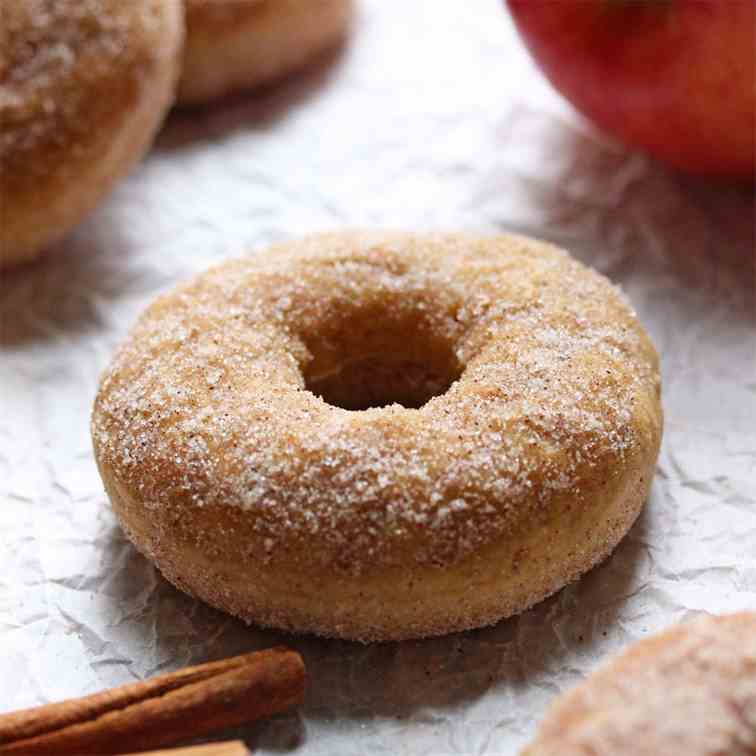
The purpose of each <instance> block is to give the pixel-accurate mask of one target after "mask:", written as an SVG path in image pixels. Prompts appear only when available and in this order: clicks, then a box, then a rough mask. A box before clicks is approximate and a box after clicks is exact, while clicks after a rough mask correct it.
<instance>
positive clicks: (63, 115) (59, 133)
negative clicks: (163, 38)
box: [0, 0, 164, 183]
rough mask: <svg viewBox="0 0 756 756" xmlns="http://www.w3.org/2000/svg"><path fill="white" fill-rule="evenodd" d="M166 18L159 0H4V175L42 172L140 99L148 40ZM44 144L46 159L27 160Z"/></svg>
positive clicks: (0, 106) (0, 40)
mask: <svg viewBox="0 0 756 756" xmlns="http://www.w3.org/2000/svg"><path fill="white" fill-rule="evenodd" d="M163 25H164V21H163V11H162V10H161V8H160V2H159V1H158V0H139V1H138V2H122V0H4V2H3V8H2V29H0V122H2V125H3V128H2V130H0V166H2V167H3V172H7V175H6V179H7V180H10V177H13V179H14V181H21V180H22V179H23V181H24V183H29V182H32V181H33V180H35V179H37V180H38V177H39V175H44V174H46V173H49V172H50V171H53V170H55V169H56V168H57V165H56V163H59V162H63V161H65V160H66V158H67V155H68V153H69V151H71V150H73V151H85V150H86V149H87V145H88V144H91V142H92V141H93V139H92V131H93V129H97V128H98V127H99V128H102V127H103V126H104V123H103V122H106V121H107V120H108V119H112V118H113V117H116V116H117V114H118V113H120V112H121V110H122V109H123V107H124V106H128V101H129V100H132V101H133V100H135V99H136V97H137V94H138V80H139V79H140V78H141V77H142V76H145V75H148V74H149V72H150V71H151V70H152V69H153V68H154V66H155V65H156V60H157V58H158V53H157V52H156V51H155V50H153V49H151V48H152V46H153V44H154V42H155V41H156V40H157V39H159V36H160V35H159V32H160V30H161V29H162V26H163ZM41 149H44V150H45V151H46V157H47V162H46V163H45V162H43V161H38V160H34V161H31V162H30V160H29V156H30V154H32V153H34V152H35V151H39V150H41ZM51 161H53V162H52V164H51ZM30 174H31V175H30ZM35 174H36V175H35Z"/></svg>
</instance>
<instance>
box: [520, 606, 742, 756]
mask: <svg viewBox="0 0 756 756" xmlns="http://www.w3.org/2000/svg"><path fill="white" fill-rule="evenodd" d="M753 753H756V612H740V613H738V614H731V615H724V616H721V617H704V618H700V619H698V620H695V621H693V622H689V623H685V624H682V625H678V626H676V627H673V628H671V629H669V630H667V631H665V632H663V633H660V634H658V635H655V636H652V637H650V638H646V639H645V640H643V641H641V642H640V643H636V644H635V645H633V646H631V647H630V648H629V649H628V650H627V651H625V652H624V653H623V654H621V655H620V656H619V657H617V658H616V659H614V660H613V661H612V662H610V663H609V664H607V665H606V666H605V667H603V668H602V669H600V670H599V671H598V672H596V673H595V674H593V675H591V676H590V677H589V678H588V679H587V680H586V681H585V682H584V683H583V684H582V685H579V686H578V687H577V688H575V689H574V690H573V691H571V692H570V693H568V694H567V695H566V696H564V697H563V698H562V699H560V700H558V701H557V704H556V705H555V706H554V708H553V710H552V711H551V712H550V714H549V715H548V716H547V717H546V720H545V721H544V723H543V724H542V725H541V729H540V731H539V737H538V738H537V740H536V742H534V743H533V744H532V745H531V746H530V747H529V748H526V749H525V751H524V752H523V756H593V755H594V754H612V756H665V755H666V754H670V756H671V754H685V756H723V755H724V754H726V756H751V754H753Z"/></svg>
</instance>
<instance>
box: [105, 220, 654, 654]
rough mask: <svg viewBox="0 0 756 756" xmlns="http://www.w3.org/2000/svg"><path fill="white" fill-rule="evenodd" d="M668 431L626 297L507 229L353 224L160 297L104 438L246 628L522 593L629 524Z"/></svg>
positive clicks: (487, 609) (147, 527)
mask: <svg viewBox="0 0 756 756" xmlns="http://www.w3.org/2000/svg"><path fill="white" fill-rule="evenodd" d="M661 427H662V412H661V407H660V382H659V374H658V364H657V356H656V353H655V351H654V348H653V346H652V345H651V343H650V341H649V339H648V338H647V336H646V335H645V333H644V331H643V329H642V328H641V326H640V325H639V323H638V321H637V320H636V318H635V316H634V315H633V312H632V310H631V309H630V307H629V306H628V304H627V302H626V301H625V299H624V298H623V296H622V295H621V294H620V293H619V292H618V291H617V290H616V289H615V288H613V287H612V285H611V284H610V283H609V282H608V281H607V280H606V279H604V278H603V277H602V276H600V275H599V274H597V273H595V272H592V271H591V270H589V269H587V268H585V267H584V266H582V265H581V264H579V263H578V262H577V261H575V260H573V259H572V258H571V257H570V256H569V255H568V254H567V253H566V252H563V251H561V250H559V249H557V248H555V247H553V246H550V245H548V244H545V243H541V242H538V241H533V240H529V239H526V238H521V237H517V236H499V237H493V238H476V237H469V236H465V235H453V234H451V235H427V236H424V235H413V234H407V233H389V232H385V233H378V232H369V231H355V232H344V233H334V234H324V235H316V236H312V237H307V238H305V239H302V240H299V241H293V242H290V243H284V244H280V245H278V246H274V247H272V248H270V249H268V250H267V251H264V252H259V253H257V254H253V255H250V256H248V257H245V258H242V259H240V260H235V261H230V262H227V263H225V264H223V265H220V266H219V267H216V268H213V269H211V270H210V271H208V272H207V273H205V274H204V275H200V276H199V277H198V278H196V279H194V280H193V281H190V282H189V283H186V284H184V285H182V286H180V287H179V288H178V289H177V290H176V291H174V292H172V293H169V294H167V295H165V296H163V297H161V298H160V299H158V300H157V301H156V302H155V303H154V304H153V305H152V306H151V307H149V308H148V309H147V311H146V312H145V313H144V314H143V315H142V316H141V318H140V319H139V321H138V322H137V324H136V326H135V327H134V329H133V330H132V331H131V333H130V335H129V336H128V338H127V340H126V342H125V343H124V345H123V346H122V347H121V348H120V350H119V351H118V352H117V354H116V355H115V357H114V360H113V362H112V364H111V366H110V367H109V369H108V370H107V371H106V372H105V374H104V376H103V378H102V381H101V384H100V387H99V390H98V393H97V397H96V400H95V404H94V409H93V416H92V438H93V445H94V450H95V457H96V460H97V464H98V466H99V470H100V474H101V476H102V479H103V482H104V485H105V489H106V491H107V494H108V496H109V498H110V501H111V503H112V507H113V510H114V512H115V514H116V515H117V517H118V518H119V520H120V522H121V524H122V525H123V528H124V530H125V532H126V534H127V535H128V537H129V538H130V539H131V540H132V541H133V542H134V544H136V546H137V548H138V549H139V550H140V551H142V552H143V553H144V554H145V555H147V556H148V557H149V558H150V559H152V560H153V561H154V562H155V563H156V564H157V566H158V567H159V568H160V570H161V571H162V572H163V574H164V575H165V576H166V577H167V578H168V580H170V581H171V582H172V583H174V584H175V585H176V586H178V587H179V588H180V589H182V590H184V591H186V592H187V593H190V594H192V595H194V596H197V597H199V598H201V599H203V600H204V601H206V602H207V603H209V604H212V605H213V606H215V607H218V608H220V609H223V610H225V611H227V612H230V613H231V614H234V615H237V616H239V617H241V618H243V619H245V620H247V621H249V622H254V623H257V624H259V625H263V626H270V627H275V628H281V629H285V630H290V631H295V632H312V633H316V634H320V635H324V636H332V637H339V638H346V639H355V640H361V641H373V640H389V639H392V640H398V639H403V638H418V637H424V636H431V635H440V634H444V633H449V632H452V631H456V630H463V629H467V628H473V627H478V626H482V625H486V624H490V623H494V622H496V621H497V620H499V619H501V618H502V617H507V616H509V615H512V614H514V613H517V612H521V611H523V610H524V609H526V608H528V607H529V606H531V605H532V604H534V603H536V602H537V601H540V600H541V599H543V598H544V597H546V596H548V595H549V594H551V593H553V592H554V591H556V590H558V589H559V588H561V587H562V586H564V585H565V584H566V583H569V582H570V581H572V580H575V579H576V578H577V577H578V576H579V575H580V574H581V573H583V572H585V571H586V570H588V569H590V568H591V567H592V566H593V565H595V564H596V563H597V562H600V561H601V560H602V559H604V558H605V557H606V556H607V555H608V554H609V553H610V552H611V551H612V549H613V548H614V547H615V546H616V545H617V543H618V541H619V540H620V539H621V538H622V536H623V535H625V533H626V532H627V530H628V528H629V527H630V526H631V525H632V523H633V521H634V520H635V519H636V517H637V515H638V513H639V511H640V509H641V507H642V505H643V502H644V500H645V499H646V496H647V493H648V490H649V484H650V482H651V477H652V474H653V468H654V462H655V460H656V457H657V453H658V448H659V443H660V435H661Z"/></svg>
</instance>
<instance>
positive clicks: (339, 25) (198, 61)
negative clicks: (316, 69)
mask: <svg viewBox="0 0 756 756" xmlns="http://www.w3.org/2000/svg"><path fill="white" fill-rule="evenodd" d="M186 13H187V44H186V50H185V55H184V73H183V76H182V79H181V84H180V88H179V103H180V104H183V105H197V104H202V103H204V102H207V101H208V100H211V99H214V98H217V97H222V96H223V95H226V94H230V93H231V92H235V91H239V90H243V89H251V88H254V87H257V86H260V85H261V84H266V83H269V82H271V81H273V80H274V79H277V78H280V77H282V76H285V75H287V74H289V73H292V72H293V71H295V70H297V69H298V68H300V67H301V66H303V65H305V64H306V63H308V62H309V61H310V60H311V59H312V58H313V57H315V56H316V55H318V54H319V53H321V52H323V51H324V50H326V49H328V48H330V47H332V46H333V45H335V44H336V43H337V42H338V41H339V40H341V39H342V38H343V36H344V34H345V33H346V29H347V26H348V24H349V21H350V18H351V14H352V0H187V3H186Z"/></svg>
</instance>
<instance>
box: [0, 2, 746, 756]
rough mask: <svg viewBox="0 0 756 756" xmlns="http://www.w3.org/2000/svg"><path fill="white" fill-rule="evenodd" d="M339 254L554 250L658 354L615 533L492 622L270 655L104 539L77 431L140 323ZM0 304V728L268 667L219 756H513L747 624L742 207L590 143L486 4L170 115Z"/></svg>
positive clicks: (387, 14)
mask: <svg viewBox="0 0 756 756" xmlns="http://www.w3.org/2000/svg"><path fill="white" fill-rule="evenodd" d="M343 226H386V227H393V228H407V229H415V230H425V229H434V230H456V229H463V230H467V231H473V232H497V231H501V230H516V231H520V232H524V233H530V234H533V235H537V236H541V237H544V238H546V239H549V240H552V241H555V242H557V243H559V244H562V245H564V246H566V247H568V248H569V249H571V250H572V251H573V252H574V253H575V254H576V255H577V256H578V257H579V258H580V259H582V260H583V261H585V262H587V263H589V264H591V265H593V266H595V267H596V268H598V269H599V270H600V271H602V272H604V273H606V274H607V275H609V276H610V277H611V278H612V279H613V280H615V281H616V282H618V283H620V284H621V285H622V286H623V287H624V288H625V290H626V291H627V293H628V295H629V296H630V298H631V300H632V301H633V303H634V305H635V307H636V308H637V310H638V313H639V316H640V318H641V319H642V321H643V322H644V323H645V325H646V326H647V328H648V329H649V330H650V332H651V334H652V336H653V338H654V340H655V342H656V345H657V347H658V349H659V351H660V353H661V355H662V358H663V369H664V397H665V398H664V402H665V409H666V417H667V422H666V433H665V440H664V447H663V451H662V454H661V458H660V461H659V466H658V472H657V476H656V480H655V483H654V487H653V492H652V496H651V498H650V501H649V502H648V505H647V507H646V509H645V512H644V514H643V515H642V516H641V518H640V520H639V521H638V523H637V524H636V526H635V527H634V528H633V530H632V532H631V533H630V535H629V536H628V537H627V538H626V539H625V540H624V541H623V543H622V544H621V545H620V547H619V548H618V549H617V551H616V553H615V554H614V556H613V557H612V558H611V559H610V560H609V561H608V562H606V563H605V564H604V565H602V566H601V567H599V568H597V569H596V570H594V571H593V572H592V573H590V574H589V575H587V576H586V577H585V578H584V579H583V580H581V581H580V582H579V583H577V584H575V585H573V586H571V587H569V588H567V589H566V590H564V591H562V592H561V593H560V594H558V595H557V596H555V597H554V598H552V599H550V600H548V601H545V602H544V603H542V604H541V605H539V606H538V607H536V608H535V609H534V610H532V611H530V612H527V613H525V614H523V615H522V616H520V617H517V618H515V619H512V620H509V621H506V622H502V623H500V624H499V625H497V626H495V627H491V628H487V629H484V630H480V631H477V632H472V633H465V634H461V635H453V636H449V637H446V638H440V639H435V640H430V641H423V642H410V643H403V644H387V645H373V646H361V645H357V644H351V643H343V642H333V641H324V640H317V639H312V638H284V637H282V636H280V635H277V634H275V633H272V632H265V631H260V630H257V629H255V628H248V627H246V626H245V625H243V624H242V623H240V622H238V621H236V620H234V619H231V618H229V617H226V616H224V615H222V614H220V613H218V612H215V611H213V610H211V609H209V608H207V607H205V606H203V605H201V604H199V603H197V602H195V601H193V600H190V599H189V598H187V597H185V596H183V595H182V594H180V593H178V592H177V591H176V590H175V589H173V588H172V587H171V586H169V585H168V584H167V583H166V582H165V581H164V580H163V579H162V578H161V577H160V576H159V575H158V574H156V572H155V570H154V569H153V568H152V567H151V566H150V564H148V563H147V562H146V561H145V560H144V559H143V558H142V557H140V556H139V555H137V553H136V552H135V551H134V549H133V548H132V547H131V546H130V545H129V543H128V542H127V541H126V540H125V539H124V536H123V535H122V533H121V531H120V530H119V528H118V527H117V525H116V523H115V520H114V518H113V516H112V514H111V513H110V512H109V510H108V507H107V503H106V498H105V496H104V494H103V491H102V487H101V484H100V480H99V478H98V475H97V472H96V469H95V465H94V462H93V458H92V452H91V447H90V440H89V431H88V423H89V413H90V407H91V404H92V400H93V397H94V393H95V390H96V382H97V378H98V375H99V373H100V372H101V371H102V369H104V367H105V366H106V364H107V362H108V359H109V356H110V355H111V353H112V352H113V349H114V347H115V346H116V345H117V343H118V342H119V341H120V340H121V339H122V338H123V337H124V335H125V333H126V331H127V329H128V328H129V326H130V325H131V323H132V322H133V320H134V318H135V317H136V315H137V314H138V313H139V311H140V310H141V309H142V307H143V306H144V305H145V304H146V303H147V302H149V301H150V300H151V299H152V298H153V297H154V296H155V295H156V294H157V293H158V292H160V291H163V290H165V289H166V288H169V287H171V286H173V285H174V283H175V282H177V281H179V280H180V279H183V278H185V277H186V276H188V275H190V274H192V273H194V272H197V271H200V270H202V269H204V268H206V267H207V266H208V265H209V264H211V263H214V262H217V261H219V260H221V259H224V258H226V257H231V256H235V255H238V254H241V253H242V252H243V251H244V250H245V248H248V247H254V246H260V245H262V244H265V243H267V242H270V241H273V240H278V239H283V238H287V237H291V236H296V235H299V234H302V233H305V232H308V231H315V230H324V229H332V228H339V227H343ZM0 289H1V291H0V321H1V322H2V329H1V338H0V402H1V405H0V410H1V413H2V414H1V417H0V497H1V498H0V711H5V710H11V709H14V708H18V707H24V706H30V705H34V704H38V703H43V702H46V701H50V700H55V699H61V698H65V697H70V696H76V695H83V694H86V693H91V692H94V691H96V690H98V689H101V688H103V687H105V686H111V685H116V684H120V683H123V682H127V681H132V680H135V679H140V678H143V677H146V676H148V675H152V674H155V673H158V672H161V671H166V670H169V669H172V668H176V667H179V666H181V665H185V664H188V663H191V662H200V661H205V660H208V659H214V658H219V657H223V656H226V655H230V654H234V653H237V652H241V651H244V650H249V649H253V648H258V647H266V646H270V645H272V644H274V643H278V642H281V641H282V640H284V641H286V642H287V643H290V644H291V645H292V646H293V647H295V648H297V649H298V650H300V651H301V652H302V653H303V655H304V656H305V658H306V662H307V664H308V667H309V671H310V675H311V685H310V689H309V693H308V699H307V703H306V705H305V706H304V707H303V708H302V709H301V710H299V711H298V712H294V713H291V714H289V715H285V716H281V717H278V718H275V719H274V720H272V721H270V722H267V723H262V724H260V725H257V726H255V727H253V728H251V729H249V730H245V731H244V732H243V733H242V734H243V736H244V737H245V738H246V739H247V740H248V742H249V743H250V744H252V745H255V746H256V747H257V748H258V749H259V751H260V753H263V754H281V753H289V752H292V753H295V754H297V756H298V755H299V754H302V755H303V756H305V755H306V756H316V755H320V754H322V755H323V756H326V755H328V756H339V755H341V754H356V753H365V754H376V755H377V754H412V756H421V755H423V754H432V755H433V756H441V755H442V754H484V755H486V756H488V755H489V754H491V755H493V754H513V753H515V752H516V749H517V746H519V745H521V744H523V743H524V742H525V741H526V740H527V739H528V737H529V736H530V734H531V733H532V732H533V729H534V727H535V725H536V723H537V722H538V720H539V719H540V717H541V715H542V713H543V711H544V709H545V707H546V706H547V705H548V703H549V701H550V700H551V699H552V698H553V697H554V696H555V695H556V694H558V693H559V692H560V691H562V690H565V689H566V688H568V687H569V686H570V685H572V684H573V683H574V682H576V681H577V680H578V679H580V678H581V677H582V676H583V675H584V674H586V673H587V672H589V671H590V670H591V669H593V668H594V667H595V666H596V664H597V663H598V662H599V660H600V659H602V658H603V657H604V656H605V655H607V654H611V653H614V652H616V651H617V650H618V649H620V648H621V647H622V646H624V645H625V644H627V643H629V642H631V641H634V640H637V639H639V638H641V637H643V636H645V635H647V634H648V633H651V632H653V631H655V630H658V629H660V628H662V627H664V626H666V625H668V624H670V623H672V622H674V621H677V620H682V619H685V618H686V617H687V616H689V615H693V614H697V613H700V612H720V611H727V610H734V609H737V608H742V607H752V608H753V607H756V494H755V489H756V355H755V349H756V346H755V342H756V337H755V330H754V328H755V324H756V319H755V317H754V195H753V192H752V190H749V189H747V188H743V187H737V186H732V185H728V184H726V183H717V184H714V183H711V182H704V181H701V180H694V179H690V178H685V177H682V176H679V175H677V174H674V173H671V172H669V171H666V170H665V169H663V168H661V167H660V166H658V165H656V164H653V163H652V162H650V161H648V160H647V159H646V158H644V157H642V156H640V155H638V154H633V153H629V152H628V151H626V150H625V149H623V148H622V147H620V146H618V145H616V144H614V143H613V142H611V141H610V140H608V139H607V138H605V137H599V136H598V135H596V134H595V132H593V131H592V130H591V129H590V127H588V126H587V125H585V124H584V123H583V122H582V121H581V120H580V119H579V118H578V117H577V116H576V115H575V114H573V113H572V112H571V110H570V109H569V107H568V106H567V105H566V104H565V103H564V101H563V100H561V99H560V97H559V96H558V95H557V94H555V93H554V92H553V91H551V90H550V88H549V87H548V85H547V84H546V83H545V81H544V80H543V79H542V78H541V77H540V75H539V74H538V72H537V71H536V69H535V68H534V66H533V64H532V63H531V62H530V60H529V59H528V57H527V55H526V54H525V51H524V48H523V47H522V44H521V43H520V41H519V39H518V38H517V36H516V34H515V32H514V30H513V28H512V26H511V24H510V22H509V20H508V17H507V15H506V13H505V11H504V8H503V4H502V3H500V2H498V0H479V1H478V2H475V3H463V2H459V1H458V0H443V1H442V0H413V2H402V1H401V0H364V1H363V2H362V3H361V4H360V10H359V17H358V20H357V23H356V25H355V29H354V33H353V35H352V41H351V43H350V44H349V45H348V46H347V47H346V49H344V50H343V51H341V52H340V53H339V54H336V55H333V56H330V57H329V58H328V59H327V60H325V61H323V62H322V63H321V64H319V65H317V66H315V67H314V68H313V69H312V70H310V71H309V72H307V73H305V74H304V75H302V76H299V77H296V78H295V79H292V80H290V81H288V82H286V83H285V84H284V85H282V86H280V87H277V88H275V89H273V90H270V91H268V92H265V93H263V94H262V95H257V96H251V97H239V98H235V99H232V100H230V101H226V102H223V103H221V104H219V105H217V106H214V107H211V108H207V109H205V110H202V111H194V112H191V113H183V114H177V115H174V116H172V117H171V119H170V120H169V121H168V123H167V125H166V127H165V129H164V131H163V133H162V135H161V136H160V138H159V140H158V142H157V145H156V147H155V149H154V150H153V152H152V153H151V155H150V156H149V157H148V159H147V160H146V161H145V162H144V163H143V164H142V165H141V166H140V167H139V168H138V169H137V170H136V171H135V172H134V173H133V174H132V176H131V177H130V178H129V179H128V180H127V181H126V182H125V183H123V184H122V185H121V186H120V187H119V188H118V189H117V191H116V192H115V194H114V195H113V196H112V197H110V199H109V200H108V201H107V202H106V203H105V204H104V205H102V206H101V208H100V209H99V210H98V211H97V212H96V214H95V215H94V216H93V217H91V219H89V220H88V221H87V222H86V223H85V224H84V225H83V226H81V228H80V229H79V230H78V231H77V232H76V233H75V234H74V235H73V236H72V237H71V238H70V239H68V240H67V241H66V242H65V243H64V244H62V245H60V246H59V247H58V248H57V249H55V250H52V251H51V252H50V253H49V254H48V255H47V256H46V258H45V259H43V260H41V261H40V262H39V263H36V264H34V265H32V266H29V267H27V268H25V269H23V270H19V271H17V272H14V273H11V274H7V275H4V276H3V278H2V282H1V285H0Z"/></svg>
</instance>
